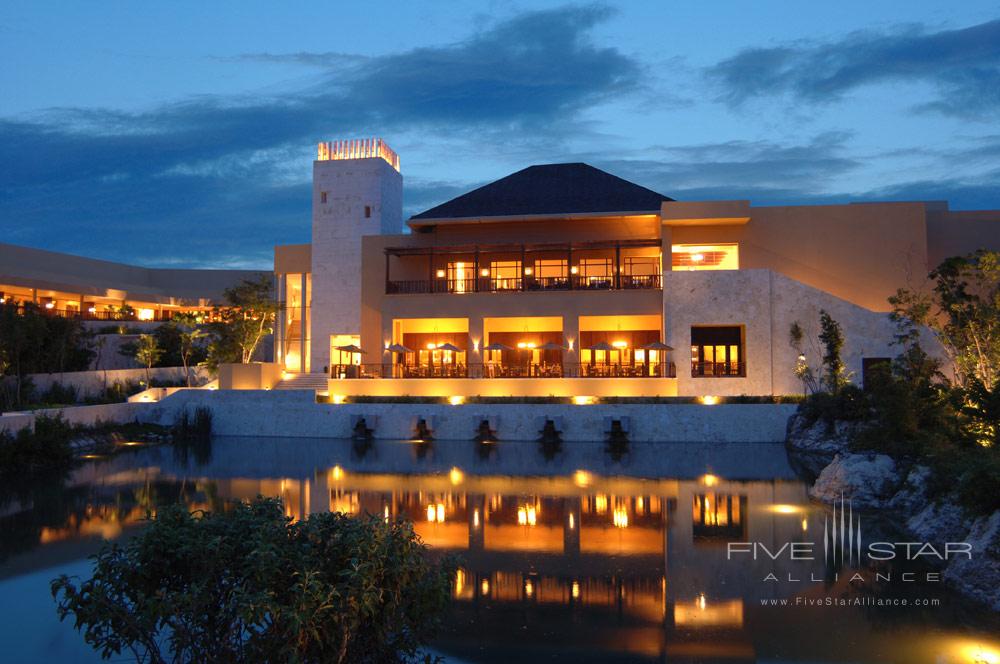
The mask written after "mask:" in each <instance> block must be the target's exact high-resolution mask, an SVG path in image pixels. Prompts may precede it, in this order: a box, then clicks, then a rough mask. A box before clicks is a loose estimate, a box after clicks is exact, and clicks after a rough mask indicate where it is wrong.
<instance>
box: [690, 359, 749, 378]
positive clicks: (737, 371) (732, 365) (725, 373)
mask: <svg viewBox="0 0 1000 664" xmlns="http://www.w3.org/2000/svg"><path fill="white" fill-rule="evenodd" d="M746 375H747V373H746V364H745V363H744V362H691V377H692V378H742V377H745V376H746Z"/></svg>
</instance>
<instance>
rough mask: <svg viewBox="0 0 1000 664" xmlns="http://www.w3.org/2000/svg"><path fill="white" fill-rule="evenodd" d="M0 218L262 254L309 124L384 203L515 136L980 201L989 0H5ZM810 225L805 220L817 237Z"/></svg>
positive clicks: (994, 106)
mask: <svg viewBox="0 0 1000 664" xmlns="http://www.w3.org/2000/svg"><path fill="white" fill-rule="evenodd" d="M0 61H2V63H3V64H2V65H0V231H2V233H0V241H2V242H9V243H14V244H23V245H29V246H34V247H41V248H46V249H52V250H57V251H66V252H70V253H78V254H83V255H88V256H92V257H96V258H105V259H109V260H118V261H124V262H130V263H137V264H141V265H149V266H163V267H166V266H190V267H260V268H267V267H269V265H270V260H271V252H272V247H273V245H274V244H285V243H297V242H307V241H308V240H309V229H310V184H309V181H310V177H311V168H312V159H313V158H314V156H315V150H316V143H317V142H319V141H321V140H335V139H342V138H362V137H369V136H381V137H383V138H384V139H386V140H387V142H388V143H389V145H391V146H392V147H393V148H394V149H395V150H396V152H398V153H399V155H400V158H401V163H402V173H403V177H404V215H405V216H409V215H410V214H415V213H417V212H420V211H421V210H423V209H426V208H428V207H431V206H433V205H435V204H437V203H440V202H442V201H444V200H447V199H448V198H451V197H453V196H455V195H457V194H459V193H462V192H464V191H466V190H468V189H470V188H472V187H475V186H478V185H480V184H483V183H485V182H488V181H490V180H493V179H496V178H498V177H502V176H504V175H507V174H508V173H510V172H513V171H516V170H519V169H521V168H523V167H525V166H528V165H530V164H535V163H553V162H567V161H585V162H588V163H590V164H592V165H594V166H597V167H599V168H603V169H606V170H608V171H611V172H612V173H615V174H616V175H620V176H622V177H625V178H627V179H630V180H633V181H635V182H638V183H639V184H642V185H645V186H647V187H650V188H652V189H655V190H657V191H659V192H661V193H663V194H665V195H667V196H671V197H673V198H677V199H682V200H684V199H686V200H697V199H719V198H749V199H750V200H751V201H753V202H754V203H755V204H758V205H761V204H772V203H816V202H845V201H852V200H875V199H879V200H885V199H918V200H940V199H946V200H949V201H950V203H951V206H952V207H953V208H955V209H977V208H1000V128H998V127H1000V124H998V123H1000V4H998V3H997V2H996V1H995V0H994V1H992V2H981V1H978V0H962V2H919V1H914V0H909V1H907V2H872V0H864V1H860V2H855V1H853V0H852V1H845V0H839V1H838V2H828V3H813V2H807V3H803V2H765V1H760V0H758V1H757V2H753V3H749V2H712V3H695V2H683V3H682V2H644V3H639V2H634V3H621V4H617V5H605V4H563V3H545V2H537V3H527V2H519V3H513V4H508V3H499V2H497V3H473V2H447V3H445V2H441V3H423V2H413V3H399V4H387V3H373V2H366V3H340V2H295V3H279V2H247V1H245V0H240V1H238V2H209V3H206V2H169V3H136V2H101V3H93V2H67V1H65V0H60V1H46V0H31V1H30V2H13V1H12V2H5V3H4V4H3V6H2V8H0ZM817 240H818V241H819V238H818V239H817Z"/></svg>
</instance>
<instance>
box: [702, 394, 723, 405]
mask: <svg viewBox="0 0 1000 664" xmlns="http://www.w3.org/2000/svg"><path fill="white" fill-rule="evenodd" d="M698 401H699V402H701V404H702V405H703V406H714V405H715V404H717V403H719V397H715V396H704V397H698Z"/></svg>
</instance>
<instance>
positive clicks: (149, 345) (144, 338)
mask: <svg viewBox="0 0 1000 664" xmlns="http://www.w3.org/2000/svg"><path fill="white" fill-rule="evenodd" d="M162 354H163V351H162V350H161V349H160V347H159V345H157V343H156V337H154V336H153V335H151V334H140V335H139V341H138V342H137V343H136V345H135V359H136V361H137V362H139V364H141V365H143V366H144V367H146V387H147V388H148V387H149V371H150V369H152V368H153V365H154V364H156V363H157V362H158V361H159V359H160V356H161V355H162Z"/></svg>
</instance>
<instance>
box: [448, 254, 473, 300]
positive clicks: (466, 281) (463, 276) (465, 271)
mask: <svg viewBox="0 0 1000 664" xmlns="http://www.w3.org/2000/svg"><path fill="white" fill-rule="evenodd" d="M475 277H476V272H475V269H474V266H473V264H472V263H466V262H465V261H454V262H449V263H448V290H450V291H451V292H452V293H467V292H469V291H471V290H472V289H473V285H474V279H475Z"/></svg>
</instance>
